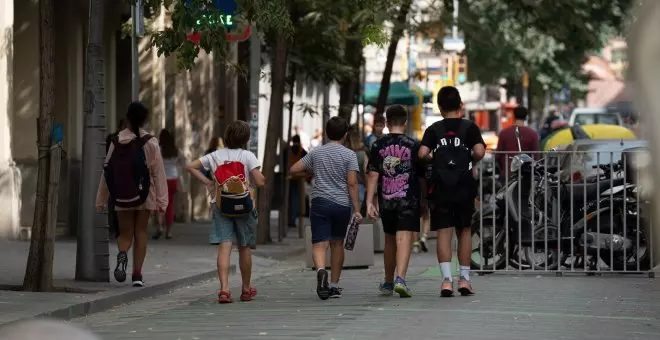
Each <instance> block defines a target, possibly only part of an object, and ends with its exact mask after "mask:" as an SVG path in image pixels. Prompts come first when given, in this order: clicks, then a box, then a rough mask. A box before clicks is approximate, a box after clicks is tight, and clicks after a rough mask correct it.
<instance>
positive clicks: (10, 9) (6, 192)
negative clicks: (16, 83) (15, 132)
mask: <svg viewBox="0 0 660 340" xmlns="http://www.w3.org/2000/svg"><path fill="white" fill-rule="evenodd" d="M13 38H14V3H13V1H2V2H0V206H2V207H3V209H0V238H6V237H15V236H16V234H17V233H18V226H19V221H20V220H19V210H20V200H19V199H18V197H19V195H20V183H21V177H20V175H21V174H20V171H19V170H18V168H17V167H16V166H15V163H14V161H13V159H12V148H11V139H12V129H11V122H12V119H13V102H14V96H13V78H14V77H13V72H12V69H13V64H14V43H13Z"/></svg>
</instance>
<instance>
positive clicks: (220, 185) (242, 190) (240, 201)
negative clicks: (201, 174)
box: [213, 161, 254, 217]
mask: <svg viewBox="0 0 660 340" xmlns="http://www.w3.org/2000/svg"><path fill="white" fill-rule="evenodd" d="M213 179H214V180H215V188H216V189H215V197H216V205H217V206H218V209H220V213H222V214H223V215H225V216H227V217H240V216H245V215H247V214H249V213H251V212H252V210H253V209H254V197H252V196H253V192H252V190H251V189H250V183H249V181H248V179H247V178H245V165H244V164H243V163H241V162H238V161H225V162H224V163H223V164H220V165H218V167H217V168H216V169H215V173H214V176H213Z"/></svg>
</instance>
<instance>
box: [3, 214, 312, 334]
mask: <svg viewBox="0 0 660 340" xmlns="http://www.w3.org/2000/svg"><path fill="white" fill-rule="evenodd" d="M208 225H209V224H208V223H192V224H177V225H175V226H174V239H172V240H165V239H161V240H157V241H154V240H151V238H150V239H149V245H148V247H147V258H146V261H145V264H144V269H143V273H144V279H145V281H146V284H147V286H146V287H145V288H141V289H136V288H133V287H131V286H130V282H125V283H117V282H115V281H114V278H113V277H112V269H114V267H115V258H116V253H117V250H116V247H115V246H114V243H111V245H110V268H111V273H110V280H111V281H110V282H79V281H74V280H73V278H74V276H75V261H76V243H75V241H74V240H62V241H59V240H58V241H57V242H56V247H55V263H54V266H53V277H54V280H55V285H56V286H58V287H68V288H74V289H75V291H77V292H82V293H31V292H18V291H11V290H0V324H3V323H7V322H11V321H14V320H19V319H23V318H30V317H33V316H36V315H43V314H48V313H52V312H55V314H54V315H55V316H57V317H62V318H67V317H70V316H79V315H80V314H84V313H88V312H94V311H99V310H105V309H107V308H109V307H112V306H114V305H117V304H120V303H125V302H130V301H133V300H136V299H141V298H144V297H148V296H151V295H153V294H164V293H167V292H168V291H170V290H171V289H173V288H176V287H178V286H181V285H184V284H191V283H193V282H197V281H200V280H206V279H209V278H213V277H215V276H216V273H215V268H216V250H217V248H216V246H213V245H209V244H208ZM151 231H152V230H150V232H151ZM150 236H151V235H150ZM28 250H29V242H23V241H0V255H1V256H2V258H3V261H2V262H0V272H2V274H3V275H2V276H0V285H1V286H4V287H5V288H6V287H8V286H20V285H21V283H22V281H23V275H24V273H25V265H26V261H27V254H28ZM303 251H304V245H303V241H302V240H299V239H297V238H287V239H284V240H283V242H282V243H280V244H273V245H265V246H258V247H257V249H256V250H255V255H257V256H259V260H255V266H257V267H259V266H264V267H269V266H271V265H273V264H274V263H275V261H274V260H273V259H284V258H287V257H288V256H299V255H300V254H301V253H302V252H303ZM131 256H132V254H129V266H128V269H127V272H128V273H129V275H130V272H131V271H132V268H131V267H132V260H131ZM269 258H270V259H269ZM237 263H238V256H237V254H235V255H234V256H232V265H233V268H234V269H235V268H236V267H237ZM127 281H130V276H129V278H128V280H127ZM73 306H75V308H73ZM72 308H73V309H72Z"/></svg>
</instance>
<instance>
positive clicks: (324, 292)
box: [316, 269, 330, 300]
mask: <svg viewBox="0 0 660 340" xmlns="http://www.w3.org/2000/svg"><path fill="white" fill-rule="evenodd" d="M316 295H318V296H319V298H320V299H321V300H327V299H328V298H329V297H330V288H329V287H328V271H327V270H325V269H321V270H319V271H317V272H316Z"/></svg>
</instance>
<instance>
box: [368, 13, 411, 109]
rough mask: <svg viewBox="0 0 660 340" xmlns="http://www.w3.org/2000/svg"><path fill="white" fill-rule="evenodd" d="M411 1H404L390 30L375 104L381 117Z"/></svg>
mask: <svg viewBox="0 0 660 340" xmlns="http://www.w3.org/2000/svg"><path fill="white" fill-rule="evenodd" d="M411 5H412V0H406V2H405V3H403V4H402V5H401V8H400V9H399V14H398V15H397V17H396V21H395V22H394V29H393V30H392V38H391V39H390V46H389V48H388V49H387V61H386V62H385V69H384V70H383V79H382V80H381V82H380V91H379V92H378V102H377V104H376V114H379V115H382V114H383V113H385V106H386V105H387V95H388V94H389V92H390V78H391V77H392V67H393V65H394V58H395V57H396V48H397V46H398V45H399V40H401V37H402V36H403V30H404V29H405V28H406V18H407V17H408V12H409V11H410V6H411Z"/></svg>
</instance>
